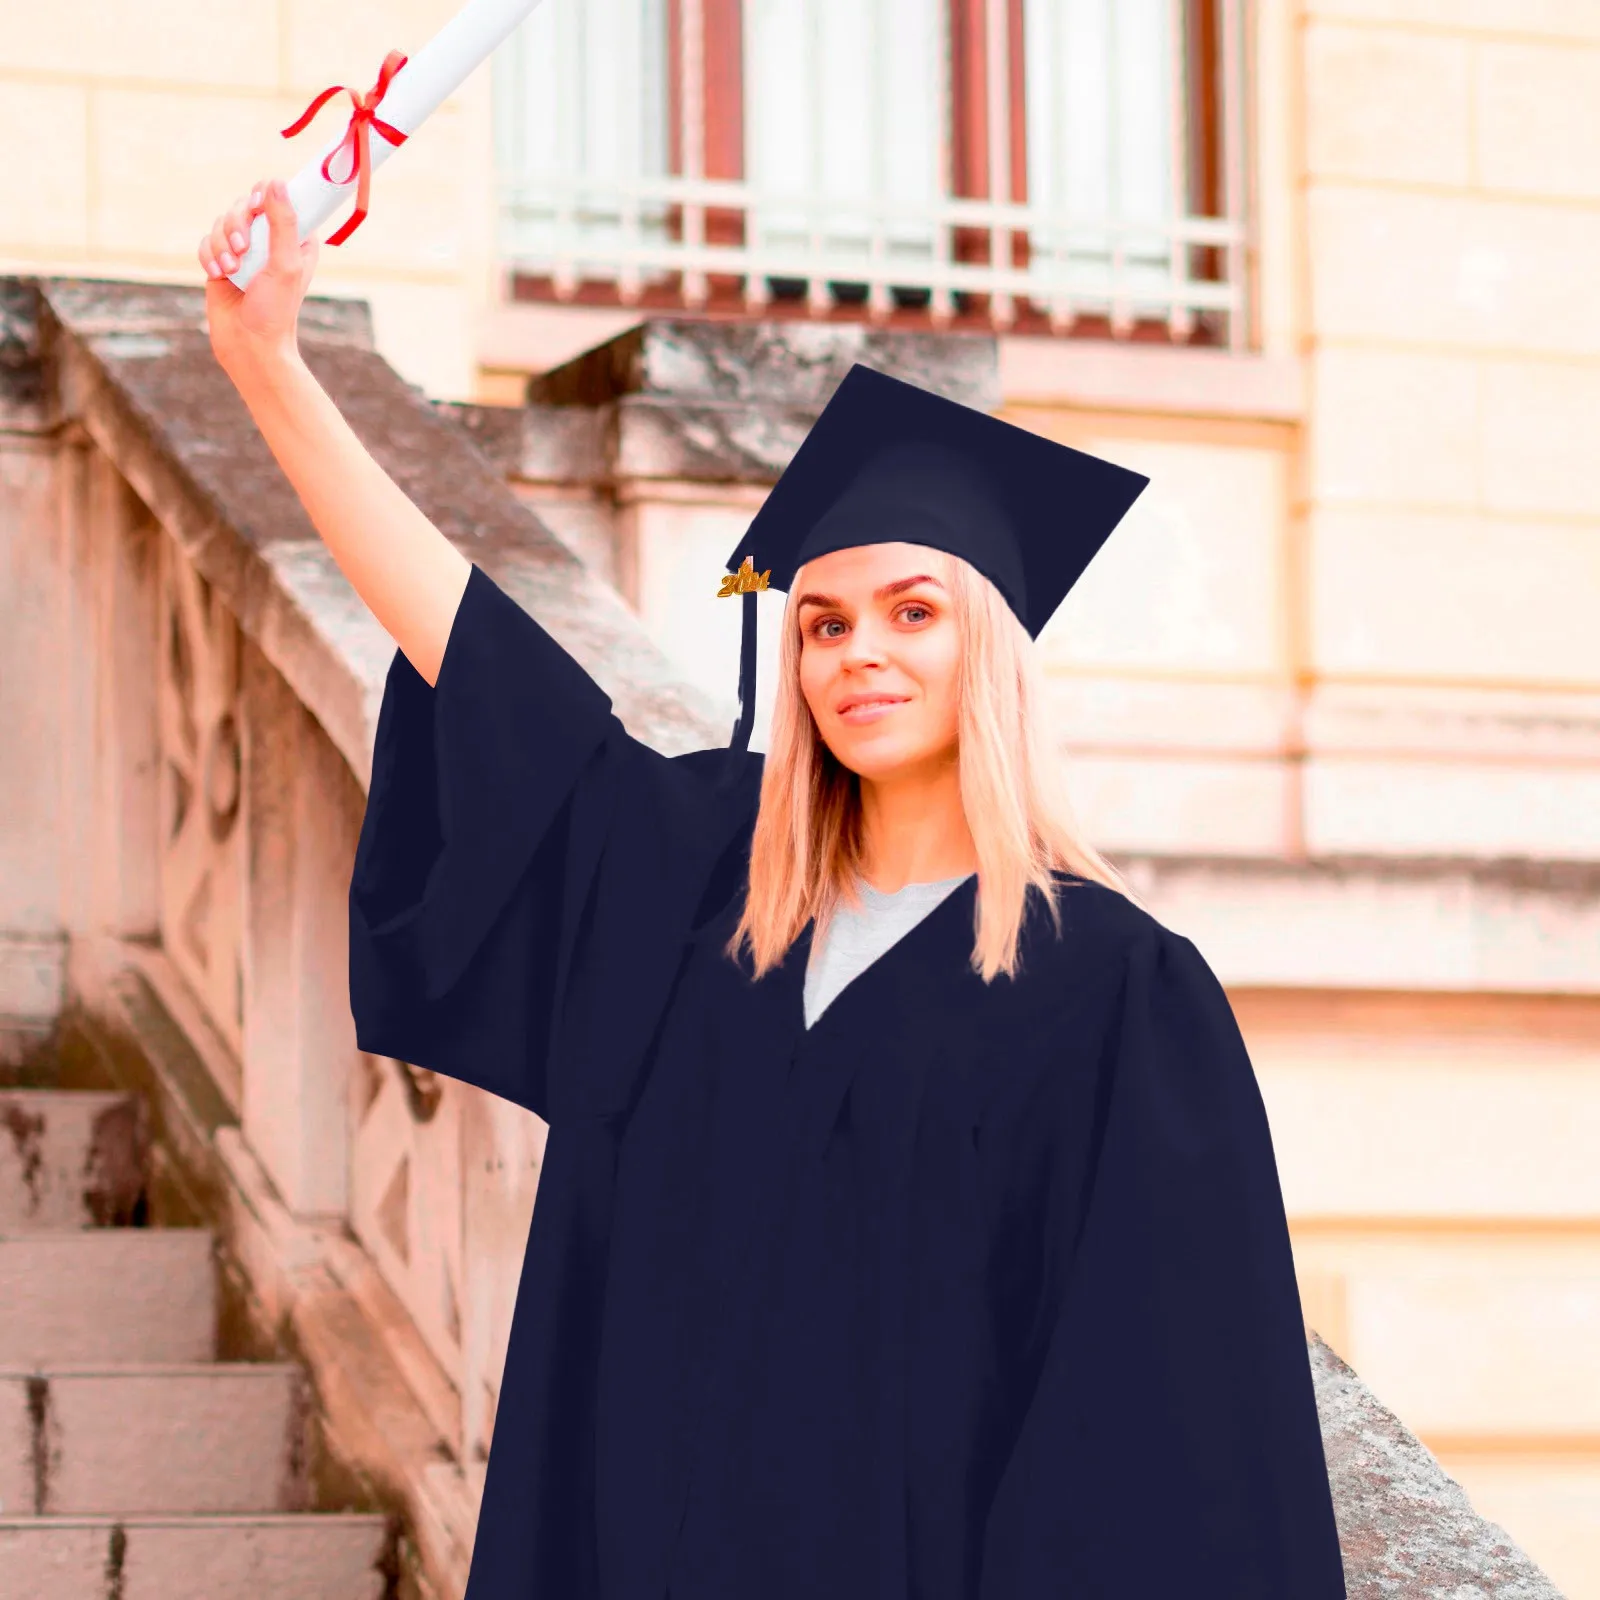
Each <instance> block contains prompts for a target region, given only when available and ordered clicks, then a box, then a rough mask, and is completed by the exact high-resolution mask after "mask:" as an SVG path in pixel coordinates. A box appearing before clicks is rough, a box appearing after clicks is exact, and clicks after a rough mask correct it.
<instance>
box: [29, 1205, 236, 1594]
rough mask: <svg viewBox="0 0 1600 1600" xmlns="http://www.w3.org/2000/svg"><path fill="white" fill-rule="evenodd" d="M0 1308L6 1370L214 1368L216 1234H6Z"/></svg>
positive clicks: (123, 1230)
mask: <svg viewBox="0 0 1600 1600" xmlns="http://www.w3.org/2000/svg"><path fill="white" fill-rule="evenodd" d="M0 1307H4V1314H3V1315H0V1367H9V1368H16V1367H22V1368H33V1367H39V1366H43V1365H45V1364H47V1363H56V1364H66V1365H74V1366H76V1365H89V1364H91V1363H102V1364H105V1363H117V1364H121V1363H127V1362H147V1361H209V1360H211V1359H212V1358H213V1357H214V1356H215V1354H216V1348H217V1347H216V1326H217V1282H216V1272H215V1268H214V1264H213V1260H212V1235H211V1230H210V1229H209V1228H88V1229H84V1230H82V1231H65V1230H63V1231H60V1232H55V1233H51V1232H47V1231H39V1232H27V1233H21V1234H0ZM8 1600H9V1597H8Z"/></svg>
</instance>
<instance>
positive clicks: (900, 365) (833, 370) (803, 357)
mask: <svg viewBox="0 0 1600 1600" xmlns="http://www.w3.org/2000/svg"><path fill="white" fill-rule="evenodd" d="M858 361H860V362H864V363H865V364H866V365H868V366H870V367H875V368H877V369H878V370H879V371H880V372H886V373H889V374H890V375H891V376H893V377H897V378H904V379H906V380H907V381H908V382H911V383H915V384H919V385H921V386H922V387H923V388H927V389H932V390H934V391H935V392H936V393H939V394H943V395H947V396H948V397H949V398H950V399H952V400H959V401H961V402H962V403H963V404H965V405H969V406H976V407H977V408H978V409H979V410H981V411H994V410H996V409H997V408H998V407H999V405H1000V402H1001V398H1002V397H1001V393H1000V386H999V367H998V362H997V360H996V353H995V342H994V340H993V338H991V337H989V336H987V335H983V334H947V333H907V332H901V331H897V330H893V329H875V328H869V327H866V326H864V325H861V324H856V323H811V322H798V321H777V320H774V321H764V322H762V321H747V320H740V321H717V320H713V319H710V318H706V319H696V318H687V317H683V318H679V317H658V318H651V319H649V320H648V321H642V322H640V323H639V324H638V325H637V326H635V327H632V328H630V329H628V331H627V332H626V333H622V334H619V335H618V336H617V337H616V338H614V339H610V340H607V342H606V343H604V344H602V345H599V346H597V347H596V348H595V349H593V350H590V351H587V352H585V354H583V355H581V356H579V357H578V358H577V359H576V360H574V361H569V362H568V363H567V364H566V365H565V366H560V367H557V368H555V369H554V370H553V371H551V372H546V373H543V374H541V375H539V376H537V377H533V378H530V379H529V380H528V399H529V400H530V401H542V402H544V403H546V404H551V405H583V406H599V405H604V404H606V403H607V402H609V401H613V400H619V399H621V398H622V397H623V396H632V395H643V396H650V397H652V398H655V399H670V400H672V401H673V402H674V403H676V404H684V403H691V404H693V403H700V404H704V403H706V402H723V403H727V402H736V403H738V404H740V405H743V406H748V405H750V404H751V403H752V402H755V403H761V402H777V403H778V404H781V405H785V406H792V407H800V408H803V409H804V408H809V409H812V410H818V411H820V410H821V409H822V407H823V406H824V405H825V404H826V403H827V400H828V397H829V396H830V395H831V394H832V393H833V391H834V390H835V389H836V388H837V387H838V386H839V384H840V382H841V381H842V380H843V378H844V376H845V374H846V373H847V372H848V371H849V370H850V368H851V366H852V365H853V364H854V363H856V362H858Z"/></svg>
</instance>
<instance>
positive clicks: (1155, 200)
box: [494, 0, 1248, 347]
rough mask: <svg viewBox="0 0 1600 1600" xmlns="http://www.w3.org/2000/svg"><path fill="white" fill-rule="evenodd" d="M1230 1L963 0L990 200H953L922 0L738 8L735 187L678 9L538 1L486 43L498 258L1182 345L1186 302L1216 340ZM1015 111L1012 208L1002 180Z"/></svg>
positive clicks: (1230, 203) (534, 273) (835, 0)
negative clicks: (1021, 163)
mask: <svg viewBox="0 0 1600 1600" xmlns="http://www.w3.org/2000/svg"><path fill="white" fill-rule="evenodd" d="M1243 6H1244V0H1211V3H1209V4H1197V3H1196V0H1025V3H1024V7H1023V12H1022V22H1023V25H1022V30H1021V32H1022V38H1021V39H1020V40H1013V39H1012V38H1011V37H1010V34H1011V27H1012V10H1011V5H1010V3H1009V0H983V16H982V21H983V24H984V50H983V62H984V70H983V85H982V88H983V92H982V102H981V105H982V113H983V122H984V130H983V131H984V138H983V147H984V149H985V151H986V165H987V171H986V173H985V174H984V178H985V180H986V181H985V182H984V184H983V186H984V187H986V188H987V191H988V195H989V196H990V198H968V197H963V196H959V195H957V194H955V193H953V192H952V191H953V189H954V187H955V184H954V181H953V177H952V174H953V172H954V162H953V158H952V147H953V140H954V133H953V127H954V116H955V114H956V113H955V95H954V92H953V82H952V50H951V41H950V38H949V32H948V22H947V5H946V3H945V0H807V3H806V4H805V5H803V6H800V5H796V4H794V3H793V0H745V3H744V6H743V11H742V18H741V22H742V62H743V82H742V85H741V89H742V103H743V129H742V144H743V152H744V162H743V171H744V176H743V177H742V178H739V179H730V178H714V177H708V176H707V175H706V159H705V151H706V125H707V118H706V101H707V93H706V82H705V62H704V51H703V40H704V14H703V9H702V0H678V4H677V6H676V8H675V11H676V15H677V18H678V25H677V27H676V29H675V30H673V32H672V33H669V12H668V8H667V5H666V0H547V3H546V4H545V5H544V6H542V7H540V8H539V10H537V11H535V12H534V13H533V15H532V16H531V17H530V18H529V20H528V22H526V23H525V24H523V26H522V27H521V28H520V29H519V30H518V32H517V33H516V34H515V35H513V36H512V38H511V39H510V40H508V41H507V44H506V47H505V48H504V49H503V50H502V51H501V52H499V53H498V54H497V55H496V57H495V59H494V71H495V86H494V89H495V141H496V161H497V169H498V189H499V227H500V234H499V248H500V255H501V260H502V263H503V264H504V266H505V267H506V268H507V270H508V271H509V272H512V273H515V274H525V275H527V276H529V277H541V278H544V279H547V280H548V282H549V284H550V286H551V288H552V290H553V292H554V295H555V297H556V298H557V299H565V298H569V297H573V296H575V295H577V294H578V293H579V288H580V285H582V284H585V283H590V284H592V283H596V282H598V283H603V284H607V285H610V286H611V287H612V289H613V290H614V292H615V294H616V296H617V297H618V298H619V299H620V300H621V301H622V302H623V303H625V304H632V303H635V302H637V301H639V300H640V299H641V298H642V297H644V296H645V294H646V292H647V291H649V290H652V289H655V290H658V291H661V290H664V291H665V292H666V293H667V294H669V295H671V296H673V297H675V298H676V300H678V301H679V302H681V303H683V304H685V305H688V306H690V307H699V306H704V305H706V304H707V303H708V301H709V300H710V299H711V297H712V292H713V283H712V280H713V278H716V280H717V282H716V286H715V287H716V289H717V290H718V292H719V293H720V294H721V295H722V296H723V297H724V301H726V298H727V296H728V295H729V294H730V293H731V295H732V297H733V303H734V304H735V305H736V306H737V307H738V308H742V309H745V310H748V311H749V312H751V313H752V314H759V313H761V312H762V311H763V310H765V309H766V308H768V307H769V306H770V305H771V303H772V302H773V301H774V300H790V301H793V300H803V301H804V303H805V305H806V306H807V307H808V308H809V309H810V310H811V311H813V312H817V313H825V312H827V311H829V310H830V309H832V308H833V307H835V306H839V305H843V304H849V305H864V306H865V308H866V310H867V313H868V314H869V315H870V316H874V317H883V316H886V315H887V314H889V313H890V312H892V311H896V310H899V311H907V310H924V311H926V313H927V314H928V315H929V316H930V317H931V319H932V320H933V321H934V322H935V323H936V324H938V323H943V322H946V321H948V320H950V319H951V318H952V317H953V316H955V315H957V314H958V313H961V312H964V311H966V310H968V309H969V307H970V306H971V305H972V303H973V302H972V301H971V300H969V299H968V297H972V296H979V297H983V302H984V303H986V311H987V320H988V321H989V322H990V323H991V324H992V325H993V326H995V327H998V328H1007V327H1011V326H1013V325H1015V324H1017V323H1018V322H1019V320H1029V321H1031V322H1033V323H1038V322H1041V321H1046V320H1047V322H1048V326H1049V328H1050V329H1051V330H1053V331H1057V332H1070V331H1071V330H1072V329H1073V328H1074V327H1076V326H1078V325H1080V324H1081V323H1082V322H1084V321H1085V320H1086V319H1095V320H1096V321H1100V322H1103V323H1104V324H1105V325H1106V327H1107V330H1108V331H1109V332H1110V333H1111V335H1112V336H1114V337H1126V336H1128V335H1130V334H1131V333H1132V332H1133V331H1134V329H1135V327H1136V326H1137V325H1138V324H1140V323H1151V322H1154V323H1156V324H1159V325H1160V326H1161V327H1162V328H1163V329H1164V330H1165V331H1166V333H1167V334H1169V335H1170V336H1171V337H1172V338H1174V339H1177V340H1180V341H1182V340H1187V339H1189V338H1191V337H1192V336H1193V335H1194V333H1195V330H1196V327H1197V324H1199V323H1200V322H1201V321H1204V322H1205V323H1206V324H1207V325H1208V331H1209V336H1210V337H1211V338H1212V339H1214V340H1216V341H1219V342H1225V343H1228V344H1230V345H1233V346H1234V347H1239V346H1242V345H1243V344H1245V343H1246V342H1247V337H1248V335H1247V327H1246V324H1247V317H1246V314H1245V313H1246V266H1247V263H1246V218H1245V191H1246V184H1245V166H1244V137H1243V105H1242V100H1243V77H1244V71H1243V31H1244V30H1243V16H1242V11H1243ZM1202 26H1203V27H1204V28H1205V29H1206V30H1207V32H1208V35H1209V39H1208V45H1207V49H1206V51H1205V52H1204V53H1203V59H1204V61H1205V62H1206V74H1207V77H1208V80H1209V81H1208V83H1207V85H1206V92H1205V93H1204V94H1203V95H1202V94H1197V78H1196V65H1195V63H1196V61H1197V60H1200V59H1202V55H1201V54H1197V50H1196V43H1197V40H1196V30H1197V29H1198V28H1200V27H1202ZM1018 47H1020V52H1021V62H1022V67H1021V72H1020V77H1021V82H1022V84H1023V89H1024V93H1023V96H1022V99H1023V105H1022V106H1021V107H1019V108H1014V107H1013V104H1012V98H1013V96H1012V83H1013V78H1014V73H1013V71H1012V69H1011V64H1012V61H1013V55H1014V51H1015V50H1017V49H1018ZM1202 111H1204V112H1205V113H1206V116H1205V118H1204V120H1202ZM674 121H675V122H676V128H674V127H673V125H672V124H673V122H674ZM1016 124H1020V128H1021V133H1022V140H1021V141H1020V142H1022V143H1023V146H1024V148H1025V149H1026V152H1027V155H1026V172H1025V174H1022V175H1021V176H1022V177H1023V179H1024V183H1023V185H1022V186H1021V187H1023V188H1024V189H1025V192H1026V194H1027V196H1028V198H1027V199H1026V200H1025V201H1023V200H1014V199H1008V198H1005V197H1007V196H1010V195H1012V194H1013V193H1015V192H1016V189H1015V188H1014V186H1013V173H1012V150H1013V143H1014V136H1015V134H1016V132H1017V128H1016V126H1015V125H1016ZM1197 130H1198V136H1199V137H1200V138H1202V139H1203V141H1204V143H1205V146H1206V159H1207V161H1209V163H1210V169H1209V170H1211V171H1212V173H1213V174H1214V179H1213V181H1212V182H1211V183H1210V185H1209V189H1210V192H1211V204H1210V205H1209V206H1201V205H1198V204H1197V203H1196V201H1195V198H1194V197H1195V192H1196V183H1195V178H1194V174H1195V171H1196V161H1197V154H1198V152H1197V149H1196V142H1197ZM674 147H675V148H676V161H675V162H674V161H673V159H672V152H673V150H674ZM674 165H675V166H676V168H677V170H675V171H674V170H669V167H671V166H674ZM968 186H969V187H977V185H976V184H974V183H972V182H971V174H970V172H969V181H968ZM1202 212H1209V213H1214V214H1202ZM708 219H710V220H711V221H712V226H709V227H708ZM974 257H977V259H974ZM730 285H731V288H730Z"/></svg>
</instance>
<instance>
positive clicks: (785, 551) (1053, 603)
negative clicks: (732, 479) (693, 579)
mask: <svg viewBox="0 0 1600 1600" xmlns="http://www.w3.org/2000/svg"><path fill="white" fill-rule="evenodd" d="M1149 481H1150V480H1149V479H1148V478H1146V477H1143V476H1141V475H1140V474H1139V473H1137V472H1130V471H1128V469H1127V468H1125V467H1118V466H1114V465H1112V463H1111V462H1109V461H1102V460H1101V459H1100V458H1099V457H1098V456H1092V455H1088V454H1086V453H1085V452H1083V451H1081V450H1073V449H1071V448H1070V447H1068V446H1067V445H1063V444H1057V443H1055V442H1054V441H1053V440H1050V439H1045V438H1041V437H1040V436H1039V435H1038V434H1036V433H1030V432H1029V431H1028V430H1027V429H1026V428H1019V427H1016V426H1015V425H1014V424H1012V423H1009V422H1002V421H1001V420H1000V419H999V418H998V417H991V416H989V415H988V414H987V413H985V412H982V411H978V410H975V409H974V408H973V407H971V406H964V405H961V404H959V403H958V402H957V401H954V400H947V399H945V398H944V396H943V395H937V394H933V393H931V392H930V391H929V390H927V389H919V388H918V387H917V386H916V385H915V384H911V383H904V382H902V381H901V380H900V379H898V378H891V377H888V376H887V375H886V374H884V373H881V372H875V371H873V369H872V368H870V367H864V366H861V365H860V364H859V363H857V364H856V365H855V366H853V367H851V369H850V370H849V372H848V373H846V374H845V377H844V381H843V382H842V383H841V384H840V385H839V387H838V388H837V389H836V390H835V391H834V393H833V396H832V398H831V399H830V400H829V401H828V403H827V405H826V406H825V407H824V408H823V411H822V414H821V415H820V416H819V417H818V418H817V420H816V422H815V423H814V424H813V425H812V428H811V431H810V432H809V433H808V434H807V435H806V436H805V438H804V439H803V440H802V441H801V444H800V448H799V449H798V450H797V451H795V454H794V457H793V459H792V460H791V461H790V462H789V465H788V466H787V467H786V468H785V469H784V472H783V475H782V476H781V477H780V478H779V479H778V481H777V483H776V484H774V485H773V488H772V493H771V494H769V495H768V496H767V498H766V500H765V501H764V502H763V504H762V506H761V509H760V510H759V511H757V512H756V514H755V517H754V519H753V520H752V521H751V523H750V526H749V528H748V529H747V530H746V532H745V536H744V538H743V539H742V540H741V541H740V542H739V547H738V548H737V549H736V550H735V551H734V552H733V554H732V555H731V556H729V557H728V571H729V572H737V571H738V569H739V568H740V567H741V566H742V565H743V563H744V562H745V561H746V560H747V559H748V560H749V562H750V564H751V572H752V574H754V575H764V576H765V578H766V583H765V585H764V587H767V588H772V589H782V590H785V591H787V589H788V588H789V586H790V584H792V583H793V582H794V575H795V573H796V572H797V571H798V570H799V569H800V568H801V567H803V566H804V565H805V564H806V562H808V561H810V560H812V559H814V558H815V557H817V556H820V555H825V554H827V553H828V552H829V551H832V550H842V549H845V548H846V547H847V546H850V545H859V544H890V543H899V542H904V543H907V544H923V545H931V546H932V547H933V548H935V549H938V550H946V551H948V552H950V554H952V555H957V556H960V557H962V558H963V559H964V560H966V561H967V562H969V563H970V564H971V565H972V566H974V567H976V568H977V570H978V571H979V572H981V573H982V574H983V575H984V576H985V577H986V578H988V579H989V581H990V582H991V583H993V584H994V585H995V587H996V588H997V589H999V591H1000V593H1001V594H1002V595H1004V596H1005V598H1006V601H1007V602H1008V604H1009V605H1010V606H1011V609H1012V610H1013V611H1014V612H1015V613H1016V614H1017V616H1018V617H1019V618H1021V620H1022V623H1023V625H1024V626H1025V627H1026V628H1027V630H1028V632H1029V634H1030V635H1031V636H1032V637H1033V638H1035V639H1036V638H1038V636H1039V633H1040V630H1041V629H1042V628H1043V627H1044V625H1045V623H1046V622H1048V621H1049V620H1050V618H1051V616H1053V615H1054V613H1055V610H1056V608H1057V606H1059V605H1060V604H1061V602H1062V600H1063V599H1064V598H1065V596H1066V593H1067V591H1068V590H1069V589H1070V588H1071V587H1072V586H1073V584H1074V583H1076V582H1077V581H1078V577H1079V575H1080V574H1081V573H1082V572H1083V570H1084V568H1085V567H1087V566H1088V565H1089V562H1090V561H1091V560H1092V559H1093V557H1094V555H1095V552H1096V551H1098V550H1099V548H1100V546H1101V545H1102V544H1104V543H1105V541H1106V539H1107V538H1108V537H1110V534H1111V530H1112V529H1113V528H1115V527H1116V525H1117V524H1118V523H1119V522H1120V521H1121V520H1122V518H1123V517H1124V515H1126V513H1127V510H1128V508H1129V507H1130V506H1131V505H1132V504H1133V502H1134V501H1135V500H1136V499H1138V497H1139V494H1140V493H1141V491H1142V490H1143V489H1144V487H1145V485H1146V484H1147V483H1148V482H1149ZM734 592H738V591H734ZM743 593H744V602H743V603H744V616H743V619H742V627H741V630H740V641H739V720H738V723H737V724H736V726H735V728H734V732H733V738H732V740H731V741H730V742H729V748H730V749H731V750H734V751H737V752H739V753H740V754H742V753H743V752H744V750H745V749H746V748H747V747H748V745H749V742H750V728H751V724H752V722H753V721H754V717H755V678H756V595H755V591H754V590H753V589H752V588H748V587H747V588H744V590H743ZM741 765H742V763H741V762H740V761H738V760H737V759H735V760H732V761H730V771H729V776H730V777H731V775H732V772H734V771H736V770H737V769H738V768H739V767H740V766H741Z"/></svg>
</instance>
